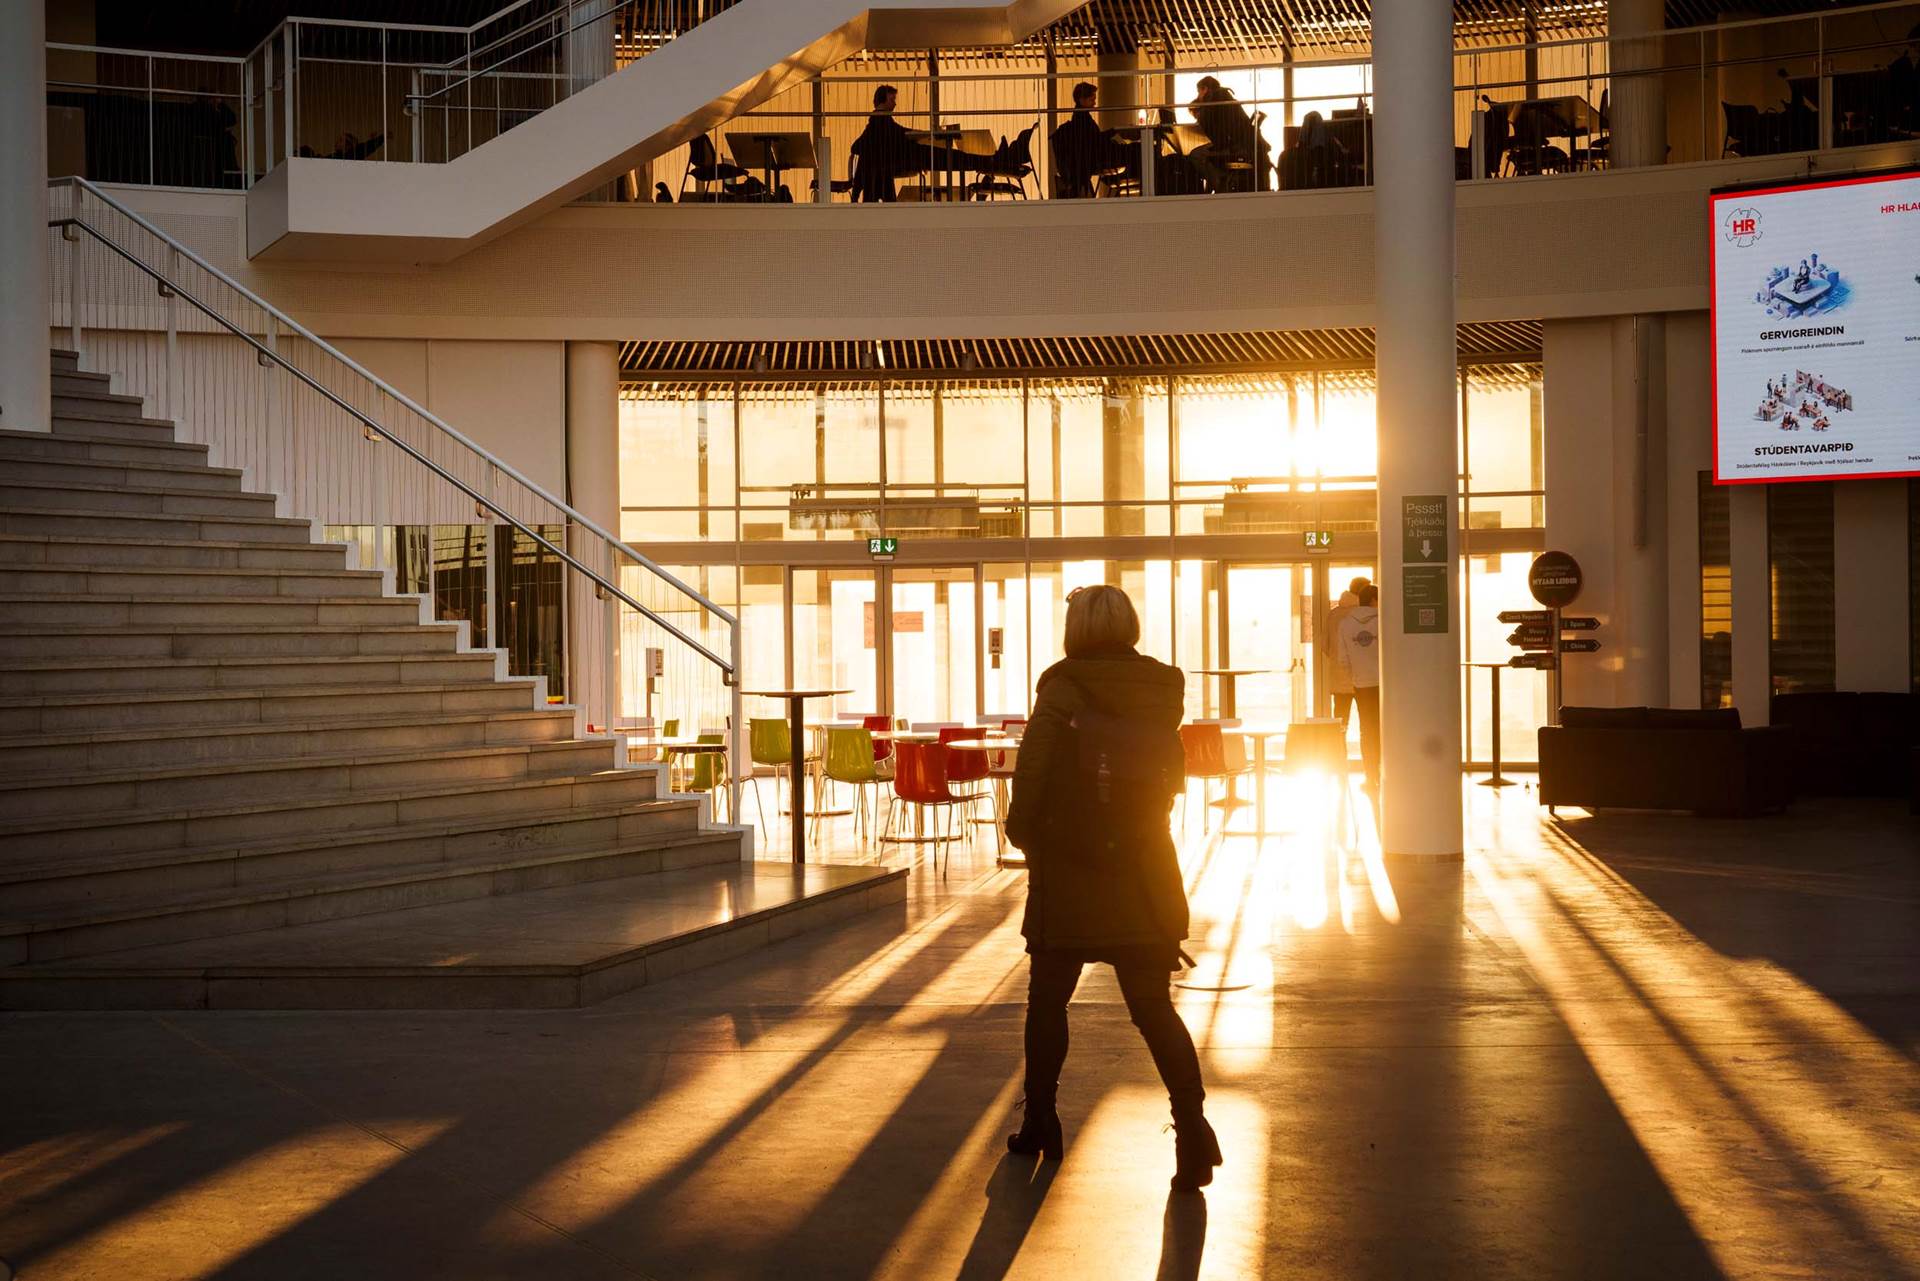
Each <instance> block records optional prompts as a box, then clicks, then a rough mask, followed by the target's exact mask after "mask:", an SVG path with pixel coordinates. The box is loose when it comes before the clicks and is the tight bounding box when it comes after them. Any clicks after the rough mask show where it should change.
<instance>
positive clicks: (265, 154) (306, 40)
mask: <svg viewBox="0 0 1920 1281" xmlns="http://www.w3.org/2000/svg"><path fill="white" fill-rule="evenodd" d="M736 3H738V0H683V3H681V4H678V5H675V6H673V7H666V6H663V5H661V3H660V0H544V3H535V2H534V0H512V2H511V3H508V4H507V5H505V6H504V7H503V8H501V9H499V10H496V11H495V12H494V13H491V14H489V15H487V16H486V17H484V18H481V19H480V20H479V21H478V22H475V23H474V24H472V25H471V26H464V27H463V26H444V25H436V24H427V23H410V22H374V21H365V20H360V19H350V18H309V17H299V16H292V17H288V18H287V19H285V20H284V21H282V22H281V23H280V24H279V25H277V26H276V27H274V29H273V30H272V31H271V32H269V33H268V34H267V36H266V37H265V38H264V39H262V40H261V41H260V43H259V44H258V45H256V46H255V47H254V48H253V50H252V51H251V52H250V53H249V54H248V55H247V56H246V58H245V59H244V64H245V76H244V78H245V80H246V83H247V84H248V85H249V86H252V87H253V88H252V89H251V90H250V92H249V94H248V98H247V104H248V111H247V123H248V125H249V127H250V129H251V131H252V133H253V134H254V135H257V136H258V137H259V139H260V140H261V154H260V156H259V170H260V172H262V173H265V172H266V171H268V170H270V169H272V168H273V167H274V166H275V165H276V164H278V163H279V162H280V161H281V160H284V159H285V158H286V157H288V156H290V155H302V154H305V155H317V156H323V157H326V156H331V157H333V158H337V159H348V160H383V161H385V160H393V161H413V162H435V163H438V162H444V161H449V160H454V159H457V158H458V157H459V156H461V155H464V154H465V153H466V152H468V151H471V150H473V149H474V148H475V147H477V146H479V145H480V144H482V143H484V142H487V141H488V140H490V139H492V138H495V137H498V136H499V135H500V134H502V133H504V132H506V131H507V130H508V129H511V128H513V127H514V126H515V125H517V124H520V123H522V122H524V121H525V120H527V119H528V118H530V117H531V116H533V115H536V114H538V113H539V112H541V111H544V110H546V109H547V108H549V107H551V106H554V105H555V104H557V103H559V102H561V101H562V100H564V99H566V98H569V97H571V96H573V94H575V93H577V92H579V91H580V90H581V89H583V88H585V87H586V86H588V85H590V84H592V83H594V82H595V81H597V80H600V79H604V78H605V77H607V76H610V75H612V74H613V73H614V72H615V71H617V70H619V68H620V67H622V66H624V65H626V64H627V63H629V62H632V61H634V60H635V59H637V58H639V57H641V56H643V55H644V54H646V53H648V52H651V51H652V49H653V48H655V47H658V44H659V43H660V42H662V41H664V40H667V39H672V38H673V37H675V36H678V35H681V34H684V33H685V32H686V31H688V30H690V29H691V28H693V27H695V26H698V25H700V24H701V23H703V22H705V21H707V20H708V19H710V18H712V17H714V16H715V15H717V14H719V13H722V12H724V11H725V10H727V9H729V8H732V7H733V6H734V5H735V4H736ZM623 32H628V33H631V34H632V38H630V39H620V38H619V36H620V34H621V33H623ZM376 112H377V113H378V114H377V115H376V114H375V113H376ZM252 158H253V156H252V150H251V148H250V149H249V160H250V161H251V159H252Z"/></svg>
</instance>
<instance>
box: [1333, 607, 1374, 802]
mask: <svg viewBox="0 0 1920 1281" xmlns="http://www.w3.org/2000/svg"><path fill="white" fill-rule="evenodd" d="M1358 594H1359V598H1360V599H1359V604H1358V605H1356V606H1355V607H1354V608H1353V609H1352V610H1351V611H1350V612H1349V613H1347V614H1346V615H1345V616H1344V617H1342V618H1341V619H1340V625H1339V631H1338V632H1337V633H1336V635H1335V638H1334V652H1335V653H1336V655H1337V656H1338V659H1337V662H1338V665H1340V666H1344V667H1345V668H1346V671H1347V677H1348V679H1349V680H1351V681H1352V682H1353V705H1354V708H1355V710H1356V711H1358V712H1359V714H1360V762H1361V768H1362V769H1363V770H1365V772H1366V780H1367V781H1366V789H1367V791H1368V793H1369V794H1373V793H1377V792H1378V791H1379V789H1380V609H1379V605H1380V589H1379V588H1378V587H1375V586H1374V585H1373V584H1371V583H1369V584H1367V585H1366V586H1365V587H1363V588H1361V589H1360V591H1359V593H1358Z"/></svg>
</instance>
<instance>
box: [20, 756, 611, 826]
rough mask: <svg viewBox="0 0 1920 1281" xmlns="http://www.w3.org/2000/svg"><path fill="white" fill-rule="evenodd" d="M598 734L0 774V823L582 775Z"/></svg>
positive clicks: (593, 759)
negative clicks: (59, 772) (549, 739)
mask: <svg viewBox="0 0 1920 1281" xmlns="http://www.w3.org/2000/svg"><path fill="white" fill-rule="evenodd" d="M614 750H615V749H614V743H613V740H611V739H607V738H585V739H581V738H566V739H560V740H557V741H554V742H547V743H503V744H496V745H477V746H464V747H441V748H406V749H401V750H398V751H388V752H370V751H363V752H350V753H337V752H336V753H332V754H327V755H313V756H304V757H291V758H272V757H269V758H266V759H259V760H228V761H219V762H200V763H193V764H186V765H148V766H135V767H130V768H123V769H118V770H102V771H98V772H88V773H85V774H83V775H80V776H72V775H68V776H58V775H53V774H49V773H46V772H44V771H37V772H33V773H22V774H16V775H12V776H10V777H6V778H0V824H3V823H20V822H37V821H39V820H42V819H56V818H65V817H91V818H93V819H95V820H97V821H101V822H110V821H113V820H115V819H118V818H121V817H125V816H128V815H132V814H135V813H142V814H144V813H150V812H153V811H156V810H176V809H188V808H192V807H194V806H219V805H229V804H235V803H240V802H245V803H249V804H251V803H256V802H260V801H268V800H273V799H275V798H283V797H314V798H317V797H324V796H345V795H363V794H377V793H381V792H390V791H394V790H397V789H399V788H403V787H415V786H440V785H442V784H448V783H485V782H505V781H514V780H520V779H527V778H557V777H559V776H561V775H569V774H591V773H593V772H594V771H595V770H601V769H606V768H608V767H610V766H611V765H613V764H614Z"/></svg>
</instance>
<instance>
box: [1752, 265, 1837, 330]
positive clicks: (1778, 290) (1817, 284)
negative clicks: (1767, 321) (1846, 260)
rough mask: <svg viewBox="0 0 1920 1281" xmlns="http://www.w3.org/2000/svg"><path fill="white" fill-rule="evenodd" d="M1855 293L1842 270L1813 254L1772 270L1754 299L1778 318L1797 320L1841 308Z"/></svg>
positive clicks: (1822, 314)
mask: <svg viewBox="0 0 1920 1281" xmlns="http://www.w3.org/2000/svg"><path fill="white" fill-rule="evenodd" d="M1852 296H1853V291H1852V289H1851V288H1849V287H1848V285H1847V282H1846V281H1844V280H1842V279H1841V278H1840V273H1839V271H1837V270H1836V269H1835V268H1834V267H1833V265H1832V264H1831V263H1823V262H1821V261H1820V255H1819V254H1817V253H1813V254H1808V255H1807V256H1806V257H1805V258H1802V259H1801V260H1800V261H1799V262H1798V263H1797V264H1794V265H1786V264H1782V265H1780V266H1777V267H1775V268H1774V269H1773V270H1771V271H1769V272H1768V273H1767V274H1766V276H1765V278H1764V279H1762V280H1761V282H1760V289H1759V291H1758V292H1757V293H1755V294H1754V296H1753V300H1754V301H1755V302H1756V303H1758V304H1759V305H1760V309H1761V310H1762V311H1764V312H1766V313H1767V315H1769V316H1772V317H1773V318H1774V319H1776V320H1797V319H1799V318H1801V317H1803V316H1824V315H1827V314H1829V313H1831V312H1836V311H1839V310H1840V309H1841V308H1842V307H1844V306H1846V305H1847V303H1848V301H1849V300H1850V299H1851V298H1852Z"/></svg>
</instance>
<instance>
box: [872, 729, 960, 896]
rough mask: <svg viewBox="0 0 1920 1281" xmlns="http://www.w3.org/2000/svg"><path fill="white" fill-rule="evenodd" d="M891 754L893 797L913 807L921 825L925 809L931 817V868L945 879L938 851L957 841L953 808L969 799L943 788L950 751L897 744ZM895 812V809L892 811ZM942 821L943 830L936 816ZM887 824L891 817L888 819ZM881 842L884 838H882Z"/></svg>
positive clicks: (934, 746) (939, 745)
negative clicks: (953, 822)
mask: <svg viewBox="0 0 1920 1281" xmlns="http://www.w3.org/2000/svg"><path fill="white" fill-rule="evenodd" d="M895 746H897V747H898V748H899V751H898V752H896V753H895V755H894V760H895V762H896V763H895V766H894V772H893V794H894V796H896V797H897V798H899V800H900V802H901V804H903V805H912V806H914V807H915V814H916V816H917V817H919V818H920V819H921V820H922V822H921V826H922V830H924V816H925V814H926V811H927V810H928V809H932V810H933V812H934V814H935V816H936V817H935V828H934V835H933V855H934V865H935V866H936V867H941V869H942V870H941V872H940V874H941V875H942V876H945V875H946V871H945V869H944V867H942V865H941V863H940V847H941V846H942V845H946V844H949V843H951V842H952V841H955V840H957V839H959V838H958V837H957V836H955V835H954V834H953V831H952V819H953V807H954V806H955V805H958V804H961V803H963V802H965V801H968V800H971V799H973V798H972V797H968V796H955V795H954V794H953V791H952V789H951V788H949V787H948V786H947V757H948V755H949V753H950V749H949V748H948V747H947V745H946V744H944V743H906V742H902V743H898V744H896V745H895ZM896 812H897V807H896ZM941 815H944V816H945V817H946V824H945V830H942V827H941V826H940V818H939V816H941ZM888 820H889V822H891V821H892V815H889V816H888ZM882 839H884V838H882Z"/></svg>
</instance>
